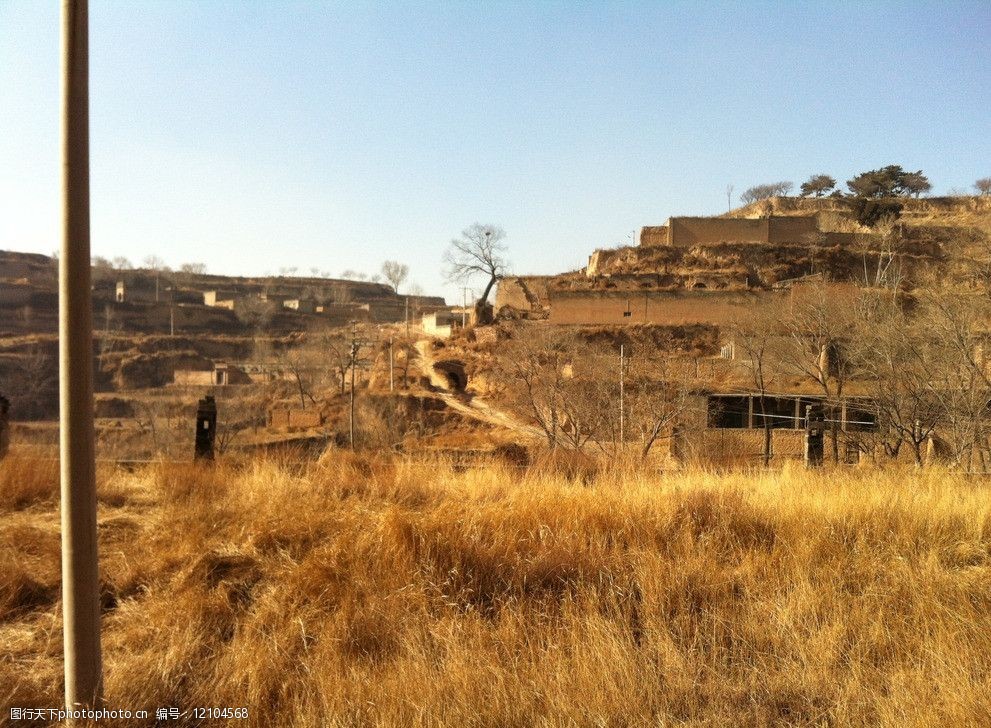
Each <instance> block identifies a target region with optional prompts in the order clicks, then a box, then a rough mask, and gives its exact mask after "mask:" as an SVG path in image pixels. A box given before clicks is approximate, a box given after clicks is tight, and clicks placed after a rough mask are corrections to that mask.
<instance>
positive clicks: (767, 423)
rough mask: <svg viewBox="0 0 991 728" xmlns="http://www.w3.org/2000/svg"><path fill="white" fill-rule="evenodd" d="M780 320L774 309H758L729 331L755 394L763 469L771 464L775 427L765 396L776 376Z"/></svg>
mask: <svg viewBox="0 0 991 728" xmlns="http://www.w3.org/2000/svg"><path fill="white" fill-rule="evenodd" d="M780 318H781V311H780V310H779V309H778V307H776V306H772V307H762V308H760V309H757V310H756V311H754V312H753V313H752V314H751V315H749V316H747V317H745V318H743V319H741V320H740V321H738V322H737V323H736V325H735V326H734V327H733V334H734V340H733V346H734V348H736V349H737V350H738V353H739V355H740V357H741V359H742V363H743V366H744V367H745V368H746V370H747V372H748V373H749V375H750V383H751V385H752V386H753V387H754V391H755V392H756V393H757V410H758V411H757V413H756V417H757V419H758V420H760V422H761V427H762V429H763V431H764V441H763V447H762V448H761V457H762V460H763V463H764V465H765V466H767V465H768V464H769V463H770V462H771V443H772V431H773V430H774V427H775V425H778V424H779V423H777V422H775V420H774V418H773V417H772V416H771V414H770V411H769V408H768V399H767V394H768V391H769V388H770V387H771V386H772V385H773V384H774V382H775V381H776V380H777V378H778V376H779V374H780V372H779V371H778V363H779V357H780V352H779V351H775V343H776V342H779V341H780V340H781V338H782V333H781V325H780V323H779V321H780Z"/></svg>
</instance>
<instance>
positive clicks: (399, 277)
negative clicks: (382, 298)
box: [382, 260, 409, 293]
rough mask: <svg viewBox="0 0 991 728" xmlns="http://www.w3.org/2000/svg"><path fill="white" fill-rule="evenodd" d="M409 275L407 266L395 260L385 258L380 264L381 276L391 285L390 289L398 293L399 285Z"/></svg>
mask: <svg viewBox="0 0 991 728" xmlns="http://www.w3.org/2000/svg"><path fill="white" fill-rule="evenodd" d="M408 276H409V266H408V265H405V264H404V263H400V262H398V261H395V260H387V261H385V262H384V263H383V264H382V277H383V278H385V280H386V282H387V283H388V284H389V285H390V286H392V290H394V291H395V292H396V293H399V286H401V285H402V284H403V281H405V280H406V278H407V277H408Z"/></svg>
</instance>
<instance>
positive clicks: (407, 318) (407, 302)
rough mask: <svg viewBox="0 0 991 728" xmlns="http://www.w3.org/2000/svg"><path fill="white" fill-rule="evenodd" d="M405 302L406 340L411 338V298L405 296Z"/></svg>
mask: <svg viewBox="0 0 991 728" xmlns="http://www.w3.org/2000/svg"><path fill="white" fill-rule="evenodd" d="M403 300H404V301H406V338H407V339H408V338H409V296H408V295H407V296H404V297H403Z"/></svg>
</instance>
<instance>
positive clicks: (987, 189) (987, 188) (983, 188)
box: [974, 177, 991, 195]
mask: <svg viewBox="0 0 991 728" xmlns="http://www.w3.org/2000/svg"><path fill="white" fill-rule="evenodd" d="M974 189H975V190H977V193H978V194H979V195H991V177H981V179H979V180H977V181H976V182H975V183H974Z"/></svg>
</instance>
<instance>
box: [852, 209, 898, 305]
mask: <svg viewBox="0 0 991 728" xmlns="http://www.w3.org/2000/svg"><path fill="white" fill-rule="evenodd" d="M874 229H875V232H876V235H875V236H874V240H875V241H876V242H875V243H874V244H873V245H871V244H868V245H866V246H865V247H864V250H863V252H862V256H863V263H864V285H865V286H868V287H871V288H887V289H889V290H891V291H897V290H898V288H899V287H900V286H901V284H902V282H903V270H902V268H903V266H902V259H903V253H902V249H903V247H904V246H903V238H902V228H901V225H899V224H898V222H897V221H896V220H895V219H894V218H891V217H888V218H885V219H883V220H881V221H880V222H878V223H877V225H875V228H874ZM871 247H874V248H875V249H874V250H871V249H870V248H871Z"/></svg>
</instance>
